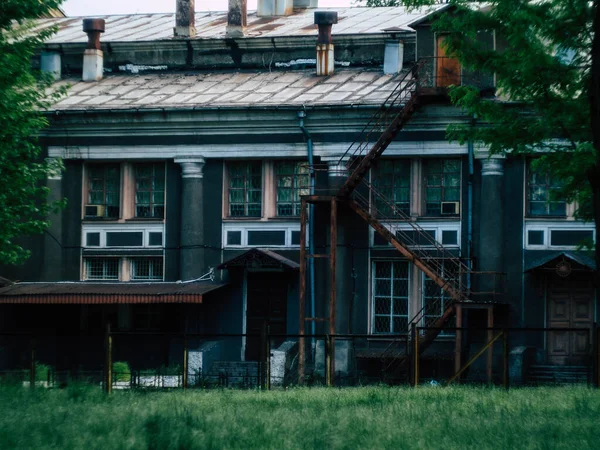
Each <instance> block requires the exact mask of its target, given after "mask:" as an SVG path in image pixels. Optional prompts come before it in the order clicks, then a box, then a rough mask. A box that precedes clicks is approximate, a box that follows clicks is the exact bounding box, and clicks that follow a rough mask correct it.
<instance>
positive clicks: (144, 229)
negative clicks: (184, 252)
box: [81, 223, 165, 249]
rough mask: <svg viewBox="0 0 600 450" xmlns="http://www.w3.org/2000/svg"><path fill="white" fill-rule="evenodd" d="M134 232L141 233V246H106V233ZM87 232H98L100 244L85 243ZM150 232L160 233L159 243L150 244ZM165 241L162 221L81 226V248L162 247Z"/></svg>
mask: <svg viewBox="0 0 600 450" xmlns="http://www.w3.org/2000/svg"><path fill="white" fill-rule="evenodd" d="M109 232H110V233H118V232H125V233H135V232H141V233H143V238H142V245H141V246H118V247H117V246H110V247H107V246H106V233H109ZM88 233H100V245H93V246H88V245H87V234H88ZM150 233H162V241H161V243H160V245H150ZM164 242H165V225H164V224H163V223H149V224H140V223H132V224H114V225H112V224H103V223H98V224H92V223H86V224H83V225H82V226H81V246H82V247H83V248H90V249H92V248H93V249H99V248H110V249H117V248H136V249H140V248H156V249H158V248H162V247H163V246H164Z"/></svg>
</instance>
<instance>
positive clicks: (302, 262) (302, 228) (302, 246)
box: [298, 199, 306, 385]
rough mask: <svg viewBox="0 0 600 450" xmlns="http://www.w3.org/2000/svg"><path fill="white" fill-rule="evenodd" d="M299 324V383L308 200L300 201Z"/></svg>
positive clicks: (301, 381) (302, 355)
mask: <svg viewBox="0 0 600 450" xmlns="http://www.w3.org/2000/svg"><path fill="white" fill-rule="evenodd" d="M298 303H299V311H298V317H299V324H298V335H299V339H298V384H300V385H302V384H304V362H305V358H306V356H305V353H306V348H305V345H306V343H305V342H304V325H305V314H306V310H305V307H306V200H304V199H302V200H301V202H300V293H299V300H298Z"/></svg>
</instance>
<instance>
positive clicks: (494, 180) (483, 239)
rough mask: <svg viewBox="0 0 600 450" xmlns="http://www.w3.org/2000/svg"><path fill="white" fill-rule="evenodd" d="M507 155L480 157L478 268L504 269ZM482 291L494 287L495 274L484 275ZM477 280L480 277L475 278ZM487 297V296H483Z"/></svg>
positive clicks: (501, 270) (489, 269)
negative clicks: (505, 163)
mask: <svg viewBox="0 0 600 450" xmlns="http://www.w3.org/2000/svg"><path fill="white" fill-rule="evenodd" d="M503 191H504V159H501V158H485V159H482V160H481V200H480V204H481V211H480V216H479V252H478V254H479V255H478V259H479V263H478V271H482V272H488V271H489V272H503V269H504V266H503V246H504V226H503V221H504V199H503V197H504V196H503ZM480 278H481V279H480V280H479V290H480V291H491V290H493V289H494V277H493V276H485V275H482V276H481V277H480ZM475 281H477V280H475ZM482 300H486V299H482Z"/></svg>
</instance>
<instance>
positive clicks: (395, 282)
mask: <svg viewBox="0 0 600 450" xmlns="http://www.w3.org/2000/svg"><path fill="white" fill-rule="evenodd" d="M408 291H409V283H408V262H406V261H375V262H374V263H373V305H372V330H373V333H400V332H406V331H407V330H408Z"/></svg>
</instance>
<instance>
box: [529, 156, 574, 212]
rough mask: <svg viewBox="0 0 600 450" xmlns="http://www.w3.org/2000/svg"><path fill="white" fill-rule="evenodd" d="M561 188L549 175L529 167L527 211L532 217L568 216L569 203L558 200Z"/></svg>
mask: <svg viewBox="0 0 600 450" xmlns="http://www.w3.org/2000/svg"><path fill="white" fill-rule="evenodd" d="M560 188H561V184H560V182H559V181H558V180H556V179H553V178H552V177H551V176H550V175H549V174H548V173H544V172H541V171H538V170H535V169H534V168H533V167H531V165H529V167H528V170H527V210H528V214H529V215H530V216H566V215H567V203H566V202H565V201H564V200H560V199H558V198H557V195H556V192H557V191H558V190H559V189H560Z"/></svg>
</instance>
